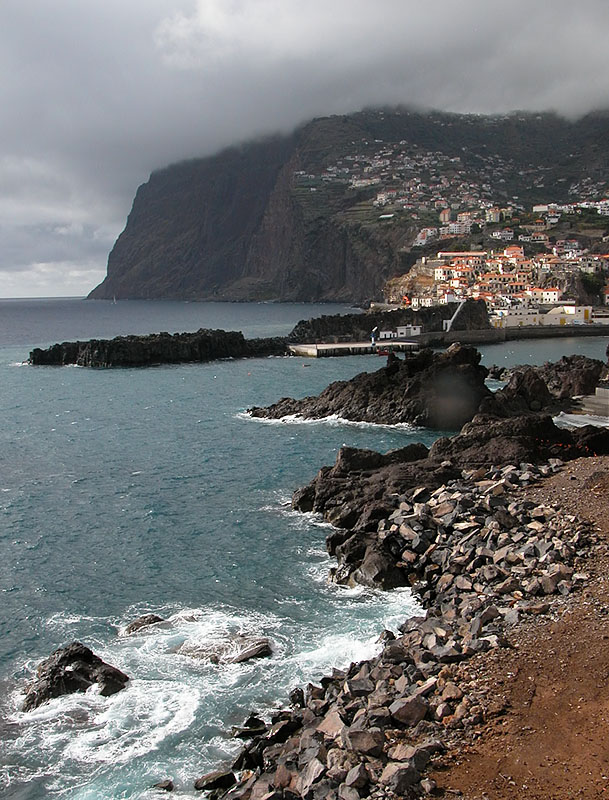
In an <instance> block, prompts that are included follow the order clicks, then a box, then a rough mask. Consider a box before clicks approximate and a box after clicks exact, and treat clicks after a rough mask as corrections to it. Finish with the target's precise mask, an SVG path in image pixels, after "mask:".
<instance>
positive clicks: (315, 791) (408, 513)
mask: <svg viewBox="0 0 609 800" xmlns="http://www.w3.org/2000/svg"><path fill="white" fill-rule="evenodd" d="M561 465H562V462H561V461H560V460H559V459H553V460H550V461H549V462H548V463H547V464H544V465H541V466H535V465H532V464H521V465H518V466H514V465H509V466H507V467H504V468H502V469H499V468H495V467H491V468H489V469H464V470H462V472H461V474H460V475H459V477H458V478H457V479H455V480H453V481H449V482H447V483H446V484H443V485H441V486H438V487H436V488H435V489H434V490H430V489H429V488H428V487H424V486H421V487H415V489H414V491H413V495H414V496H415V500H414V503H413V504H412V505H407V506H404V507H400V508H399V509H398V510H397V511H396V512H395V513H394V514H393V515H392V516H391V517H389V518H387V519H385V520H382V521H381V523H379V528H380V529H381V530H382V532H383V533H384V534H385V538H389V537H394V538H396V537H398V538H400V539H401V541H400V542H399V549H400V550H401V553H400V558H401V559H402V560H403V561H405V562H407V565H408V566H407V569H408V570H409V573H410V575H411V578H412V582H413V584H414V589H415V591H417V592H418V594H419V596H420V597H421V600H422V602H423V603H424V605H425V606H426V608H427V611H426V614H425V616H422V617H417V618H412V619H409V620H407V621H406V622H405V623H404V624H403V625H402V626H400V629H399V631H398V632H397V635H395V634H393V633H389V632H388V633H386V634H385V636H384V639H385V642H384V645H383V648H382V650H381V652H380V654H379V655H378V656H376V657H374V658H372V659H369V660H366V661H362V662H358V663H354V664H351V665H350V667H348V668H347V669H344V670H334V671H333V673H332V674H331V675H328V676H326V677H324V678H322V680H321V681H320V684H319V685H313V684H309V685H308V686H307V687H306V689H305V690H304V691H302V690H295V691H294V692H293V693H292V694H291V701H292V706H291V708H289V709H284V710H282V711H279V712H277V713H275V714H274V715H273V716H272V717H271V721H270V727H269V730H268V731H267V732H265V733H264V734H262V735H260V736H257V737H254V738H253V739H252V741H251V742H250V743H249V744H248V745H247V746H246V747H245V748H244V749H243V750H242V752H241V753H240V754H239V756H238V757H237V759H236V760H235V761H234V762H233V764H232V771H233V777H234V779H235V780H236V781H237V782H236V785H233V786H232V787H231V788H230V789H229V790H228V792H226V793H224V794H223V795H222V796H223V797H225V798H227V800H228V798H230V800H253V799H254V798H259V797H262V796H266V797H271V796H272V797H276V798H284V800H285V798H288V797H293V796H297V797H302V798H307V799H310V800H322V798H323V800H334V798H336V800H359V798H361V797H366V796H385V795H386V794H387V793H392V794H397V795H400V796H403V797H406V798H414V797H420V796H423V795H428V794H429V793H431V792H433V790H434V789H435V784H434V782H433V781H432V780H431V779H429V778H426V777H425V772H426V770H427V769H428V767H430V766H432V765H433V764H434V761H437V759H438V758H441V756H442V754H443V753H444V751H445V750H446V748H447V747H448V746H450V744H451V743H453V742H458V741H459V740H460V739H462V737H463V736H464V735H466V733H467V732H468V731H470V732H471V731H472V730H475V728H476V727H477V726H478V725H479V724H480V723H482V722H484V721H485V720H488V719H490V718H492V717H493V716H496V715H500V714H501V713H502V711H503V708H502V706H501V703H500V702H499V700H498V698H494V697H491V696H489V695H488V694H485V693H484V692H472V691H471V688H470V686H471V682H469V681H467V680H464V679H463V678H464V674H463V671H462V669H461V665H462V664H465V663H466V662H467V660H468V659H469V658H471V657H472V656H474V655H477V654H480V653H485V652H487V651H493V650H498V649H500V648H502V647H506V646H510V635H511V631H512V630H515V629H516V626H518V625H520V624H523V622H524V621H525V620H530V619H536V618H537V616H538V615H542V614H545V613H546V612H548V611H549V609H550V608H551V601H552V600H553V599H554V598H556V597H563V598H564V597H565V596H568V595H569V594H570V593H571V592H573V591H576V590H578V589H579V588H580V587H582V586H584V585H585V583H586V580H587V575H586V574H585V573H583V572H579V571H578V569H577V567H578V564H579V563H580V561H579V560H580V559H581V558H583V557H585V556H586V554H587V553H588V552H589V548H590V547H592V546H593V545H594V543H595V535H594V533H593V531H592V529H591V526H589V525H588V524H587V523H584V522H583V521H581V520H580V519H578V518H576V517H574V516H573V515H570V514H567V513H565V512H564V511H563V510H561V509H560V508H559V507H557V506H555V505H545V504H541V505H537V504H535V503H532V502H529V501H527V500H526V498H524V497H523V496H522V494H521V493H519V487H523V486H527V485H530V484H533V483H535V482H537V481H539V480H540V479H542V478H543V477H544V476H547V475H550V474H553V473H554V472H556V471H558V470H559V469H560V468H561ZM465 677H466V678H467V675H465ZM228 772H230V771H228ZM223 774H224V775H226V772H225V773H223ZM229 782H230V783H232V778H227V779H226V783H225V785H228V783H229Z"/></svg>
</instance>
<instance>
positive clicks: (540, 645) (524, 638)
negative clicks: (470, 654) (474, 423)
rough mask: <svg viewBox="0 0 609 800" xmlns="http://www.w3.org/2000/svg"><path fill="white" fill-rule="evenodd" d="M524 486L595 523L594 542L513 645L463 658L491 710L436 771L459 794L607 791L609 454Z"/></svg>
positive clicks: (541, 797) (444, 786)
mask: <svg viewBox="0 0 609 800" xmlns="http://www.w3.org/2000/svg"><path fill="white" fill-rule="evenodd" d="M523 491H524V493H525V494H526V497H527V498H529V499H531V500H533V501H535V502H542V501H543V502H544V503H559V504H560V505H561V506H562V507H563V508H564V509H565V510H567V511H568V513H571V514H577V515H579V516H580V517H582V518H584V519H587V520H589V521H590V522H591V523H592V524H593V525H594V530H595V533H596V536H597V543H596V544H595V546H594V547H593V549H592V551H591V552H590V555H589V556H588V557H587V558H586V559H585V560H584V561H582V563H580V564H578V565H577V569H578V570H579V571H580V572H583V573H585V574H586V575H588V576H589V577H588V580H587V581H586V583H585V586H586V588H585V589H584V590H583V591H582V592H580V593H577V594H572V595H570V596H568V597H567V598H563V599H560V600H557V601H555V603H554V605H553V607H552V609H551V612H550V613H549V614H547V615H543V616H539V617H535V618H533V619H530V621H528V622H526V623H524V624H523V625H521V626H520V627H518V628H517V629H513V631H512V633H511V635H510V641H511V644H512V648H511V649H508V650H505V649H502V650H499V651H493V652H491V653H485V654H481V655H480V656H476V657H474V658H473V659H470V660H469V661H467V662H465V663H464V664H463V665H462V666H461V667H460V673H461V675H460V678H461V681H462V682H463V683H462V684H461V685H463V684H465V685H468V686H469V688H468V691H470V692H472V693H474V694H475V693H478V694H479V695H480V696H481V697H485V698H486V701H487V703H489V704H492V706H493V707H494V711H495V714H494V715H490V716H491V718H490V719H489V720H488V721H487V722H486V723H485V724H484V725H483V726H482V727H478V728H477V729H475V730H474V731H473V732H471V733H470V734H469V735H468V736H467V738H465V739H459V736H460V734H459V735H457V736H456V737H455V746H454V747H453V748H452V749H451V751H450V752H449V753H448V754H447V756H445V757H444V768H442V769H438V770H436V772H435V773H434V774H433V777H434V778H435V780H436V781H437V783H438V791H439V792H440V793H441V794H444V796H445V797H455V796H459V797H462V798H463V799H464V800H508V799H509V800H516V799H518V800H520V798H526V800H555V799H556V800H558V798H560V799H561V800H563V798H564V799H566V798H578V799H579V798H583V799H585V800H588V799H590V800H593V798H605V797H609V457H606V456H605V457H593V458H583V459H578V460H576V461H573V462H571V463H569V464H566V465H565V466H564V468H563V469H562V470H561V471H560V472H559V473H558V474H556V475H553V476H551V477H549V478H547V479H546V480H545V481H544V482H543V483H542V484H537V485H535V486H533V487H530V488H527V489H525V490H523Z"/></svg>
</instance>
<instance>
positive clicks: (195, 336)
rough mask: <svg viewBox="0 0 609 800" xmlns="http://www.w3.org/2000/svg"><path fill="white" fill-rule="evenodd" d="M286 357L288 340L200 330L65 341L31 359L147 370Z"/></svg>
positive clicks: (34, 352)
mask: <svg viewBox="0 0 609 800" xmlns="http://www.w3.org/2000/svg"><path fill="white" fill-rule="evenodd" d="M285 354H286V340H285V339H283V338H280V337H276V338H271V339H245V338H244V337H243V334H242V333H240V332H238V331H222V330H206V329H203V328H201V329H200V330H198V331H196V333H174V334H173V335H171V334H169V333H155V334H150V335H148V336H117V337H115V338H114V339H91V340H89V341H88V342H63V343H62V344H54V345H52V346H51V347H49V348H47V349H46V350H41V349H40V348H36V349H34V350H32V352H31V353H30V359H29V360H30V363H31V364H35V365H55V366H62V365H65V364H76V365H78V366H80V367H148V366H156V365H158V364H182V363H186V362H203V361H214V360H216V359H219V358H251V357H257V356H268V355H285Z"/></svg>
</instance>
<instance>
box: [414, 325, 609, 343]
mask: <svg viewBox="0 0 609 800" xmlns="http://www.w3.org/2000/svg"><path fill="white" fill-rule="evenodd" d="M580 336H609V325H597V324H594V325H534V326H533V325H531V326H524V325H523V326H522V327H518V328H489V329H484V330H461V331H452V330H451V331H447V332H446V331H438V332H436V331H431V332H429V333H422V334H421V335H420V336H418V337H417V341H419V342H420V344H421V345H424V346H431V347H434V346H435V347H441V346H443V345H449V344H453V343H454V342H461V343H463V344H501V343H502V342H512V341H520V340H522V339H557V338H558V339H560V338H562V339H567V338H570V337H580Z"/></svg>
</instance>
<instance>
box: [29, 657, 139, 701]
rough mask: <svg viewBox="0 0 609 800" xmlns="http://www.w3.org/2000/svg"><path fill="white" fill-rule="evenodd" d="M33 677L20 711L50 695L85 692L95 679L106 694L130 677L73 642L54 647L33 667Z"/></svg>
mask: <svg viewBox="0 0 609 800" xmlns="http://www.w3.org/2000/svg"><path fill="white" fill-rule="evenodd" d="M36 675H37V677H36V680H35V681H34V683H33V684H32V685H31V686H29V687H28V689H27V691H26V695H25V700H24V701H23V711H31V710H32V709H34V708H38V706H39V705H42V703H46V702H47V701H48V700H51V699H52V698H53V697H61V695H64V694H72V693H74V692H86V691H87V689H88V688H89V687H90V686H93V684H94V683H97V684H98V685H99V687H100V694H101V695H102V696H103V697H108V696H110V695H112V694H116V692H120V691H121V689H124V688H125V685H126V684H127V682H128V680H129V678H128V676H127V675H125V674H124V672H121V671H120V670H119V669H117V668H116V667H113V666H111V665H110V664H106V662H105V661H102V659H101V658H100V657H99V656H96V655H95V653H93V652H92V651H91V650H90V649H89V648H88V647H86V646H85V645H84V644H81V643H80V642H72V644H69V645H67V646H66V647H61V648H59V650H55V652H54V653H52V654H51V655H50V656H49V658H47V659H45V660H44V661H43V662H42V663H41V664H40V665H39V667H38V669H37V671H36Z"/></svg>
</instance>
